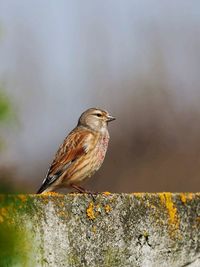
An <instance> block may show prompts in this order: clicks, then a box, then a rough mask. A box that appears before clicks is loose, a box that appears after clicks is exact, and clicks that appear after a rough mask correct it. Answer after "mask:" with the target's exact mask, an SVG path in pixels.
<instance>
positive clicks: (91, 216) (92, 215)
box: [86, 202, 96, 220]
mask: <svg viewBox="0 0 200 267" xmlns="http://www.w3.org/2000/svg"><path fill="white" fill-rule="evenodd" d="M94 208H95V207H94V203H93V202H90V204H89V206H88V208H87V209H86V213H87V216H88V218H89V219H90V220H94V219H95V218H96V216H95V210H94Z"/></svg>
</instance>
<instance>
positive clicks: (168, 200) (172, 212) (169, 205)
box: [159, 193, 180, 230]
mask: <svg viewBox="0 0 200 267" xmlns="http://www.w3.org/2000/svg"><path fill="white" fill-rule="evenodd" d="M159 196H160V200H161V203H162V204H163V205H164V206H165V207H166V209H167V211H168V214H169V223H170V225H171V226H172V227H173V230H177V229H178V228H179V225H180V220H179V217H178V214H177V208H176V207H175V205H174V203H173V201H172V194H171V193H160V194H159Z"/></svg>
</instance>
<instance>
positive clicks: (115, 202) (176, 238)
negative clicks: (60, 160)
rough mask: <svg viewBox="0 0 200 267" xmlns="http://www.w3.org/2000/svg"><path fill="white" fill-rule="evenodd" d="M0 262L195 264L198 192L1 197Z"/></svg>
mask: <svg viewBox="0 0 200 267" xmlns="http://www.w3.org/2000/svg"><path fill="white" fill-rule="evenodd" d="M0 266H9V267H12V266H20V267H21V266H26V267H27V266H28V267H29V266H30V267H32V266H37V267H40V266H50V267H51V266H52V267H55V266H59V267H60V266H69V267H71V266H72V267H81V266H88V267H89V266H90V267H139V266H141V267H157V266H158V267H165V266H166V267H181V266H192V267H200V193H133V194H111V193H109V192H105V193H101V194H98V195H94V196H91V195H87V194H76V193H74V194H66V195H63V194H55V193H53V194H52V193H50V194H44V195H0Z"/></svg>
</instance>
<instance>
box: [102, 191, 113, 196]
mask: <svg viewBox="0 0 200 267" xmlns="http://www.w3.org/2000/svg"><path fill="white" fill-rule="evenodd" d="M103 194H104V195H105V196H109V195H111V193H110V192H108V191H106V192H103Z"/></svg>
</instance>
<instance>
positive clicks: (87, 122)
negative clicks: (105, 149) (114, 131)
mask: <svg viewBox="0 0 200 267" xmlns="http://www.w3.org/2000/svg"><path fill="white" fill-rule="evenodd" d="M113 120H115V118H114V117H112V116H111V115H110V114H109V113H108V112H107V111H106V110H102V109H98V108H90V109H87V110H86V111H85V112H83V113H82V114H81V116H80V118H79V121H78V125H82V126H86V127H89V128H90V129H92V130H95V131H101V130H104V129H105V128H107V125H108V122H110V121H113Z"/></svg>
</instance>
